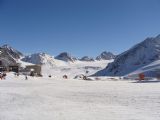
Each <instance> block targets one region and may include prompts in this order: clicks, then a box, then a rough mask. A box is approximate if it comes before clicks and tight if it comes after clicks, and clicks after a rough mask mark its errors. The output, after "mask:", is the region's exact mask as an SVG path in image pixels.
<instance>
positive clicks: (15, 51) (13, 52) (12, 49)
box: [1, 44, 23, 59]
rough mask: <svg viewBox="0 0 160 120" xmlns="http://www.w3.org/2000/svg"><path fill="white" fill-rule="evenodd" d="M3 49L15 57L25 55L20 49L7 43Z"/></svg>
mask: <svg viewBox="0 0 160 120" xmlns="http://www.w3.org/2000/svg"><path fill="white" fill-rule="evenodd" d="M1 48H2V49H3V50H5V51H6V52H7V53H8V54H9V55H10V56H11V57H12V58H13V59H19V58H20V57H22V56H23V54H22V53H21V52H19V51H18V50H16V49H14V48H12V47H11V46H9V45H7V44H5V45H3V46H2V47H1Z"/></svg>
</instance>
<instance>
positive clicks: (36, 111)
mask: <svg viewBox="0 0 160 120" xmlns="http://www.w3.org/2000/svg"><path fill="white" fill-rule="evenodd" d="M159 88H160V83H159V82H156V83H154V82H153V83H137V82H135V81H120V80H117V81H112V80H110V79H105V80H103V81H83V80H73V79H67V80H66V79H60V78H59V79H55V78H47V77H46V78H45V77H43V78H32V77H29V78H28V80H24V76H19V77H15V76H14V75H12V74H8V76H7V78H6V80H2V81H0V98H1V99H0V120H159V119H160V102H159V99H160V94H159V93H160V89H159Z"/></svg>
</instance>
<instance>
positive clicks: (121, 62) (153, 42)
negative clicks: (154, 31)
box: [95, 35, 160, 76]
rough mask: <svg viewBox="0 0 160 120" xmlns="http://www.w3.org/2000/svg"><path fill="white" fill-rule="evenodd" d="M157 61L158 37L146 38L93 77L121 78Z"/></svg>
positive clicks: (159, 43) (159, 37)
mask: <svg viewBox="0 0 160 120" xmlns="http://www.w3.org/2000/svg"><path fill="white" fill-rule="evenodd" d="M159 59H160V35H159V36H157V37H155V38H147V39H146V40H144V41H143V42H141V43H139V44H137V45H135V46H134V47H132V48H131V49H129V50H128V51H126V52H123V53H122V54H120V55H118V56H117V57H116V58H115V60H114V62H113V63H110V64H109V65H108V66H107V67H106V68H105V69H104V70H101V71H99V72H97V73H96V74H95V75H98V76H107V75H109V76H123V75H126V74H129V73H131V72H133V71H135V70H137V69H138V68H141V67H143V66H146V65H148V64H150V63H151V62H153V61H156V60H159Z"/></svg>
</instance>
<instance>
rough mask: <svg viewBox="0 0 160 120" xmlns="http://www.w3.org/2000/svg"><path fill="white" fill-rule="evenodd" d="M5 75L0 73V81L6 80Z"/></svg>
mask: <svg viewBox="0 0 160 120" xmlns="http://www.w3.org/2000/svg"><path fill="white" fill-rule="evenodd" d="M6 76H7V74H6V73H5V72H0V80H3V79H6Z"/></svg>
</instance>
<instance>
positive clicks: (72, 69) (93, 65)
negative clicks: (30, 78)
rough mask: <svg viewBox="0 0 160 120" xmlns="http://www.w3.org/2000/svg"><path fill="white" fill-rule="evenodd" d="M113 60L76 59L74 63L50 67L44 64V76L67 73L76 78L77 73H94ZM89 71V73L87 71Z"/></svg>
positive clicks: (56, 75)
mask: <svg viewBox="0 0 160 120" xmlns="http://www.w3.org/2000/svg"><path fill="white" fill-rule="evenodd" d="M110 62H112V60H101V61H91V62H86V61H75V62H73V63H68V62H66V64H65V65H61V66H55V67H53V68H49V67H48V66H42V75H43V76H49V75H51V76H53V77H54V78H55V77H58V78H59V77H60V78H62V76H63V75H67V76H68V77H69V78H74V77H75V76H76V75H80V74H84V75H87V76H89V75H92V74H94V73H96V72H97V71H99V70H102V69H104V68H105V66H106V64H108V63H110ZM86 71H87V73H86Z"/></svg>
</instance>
